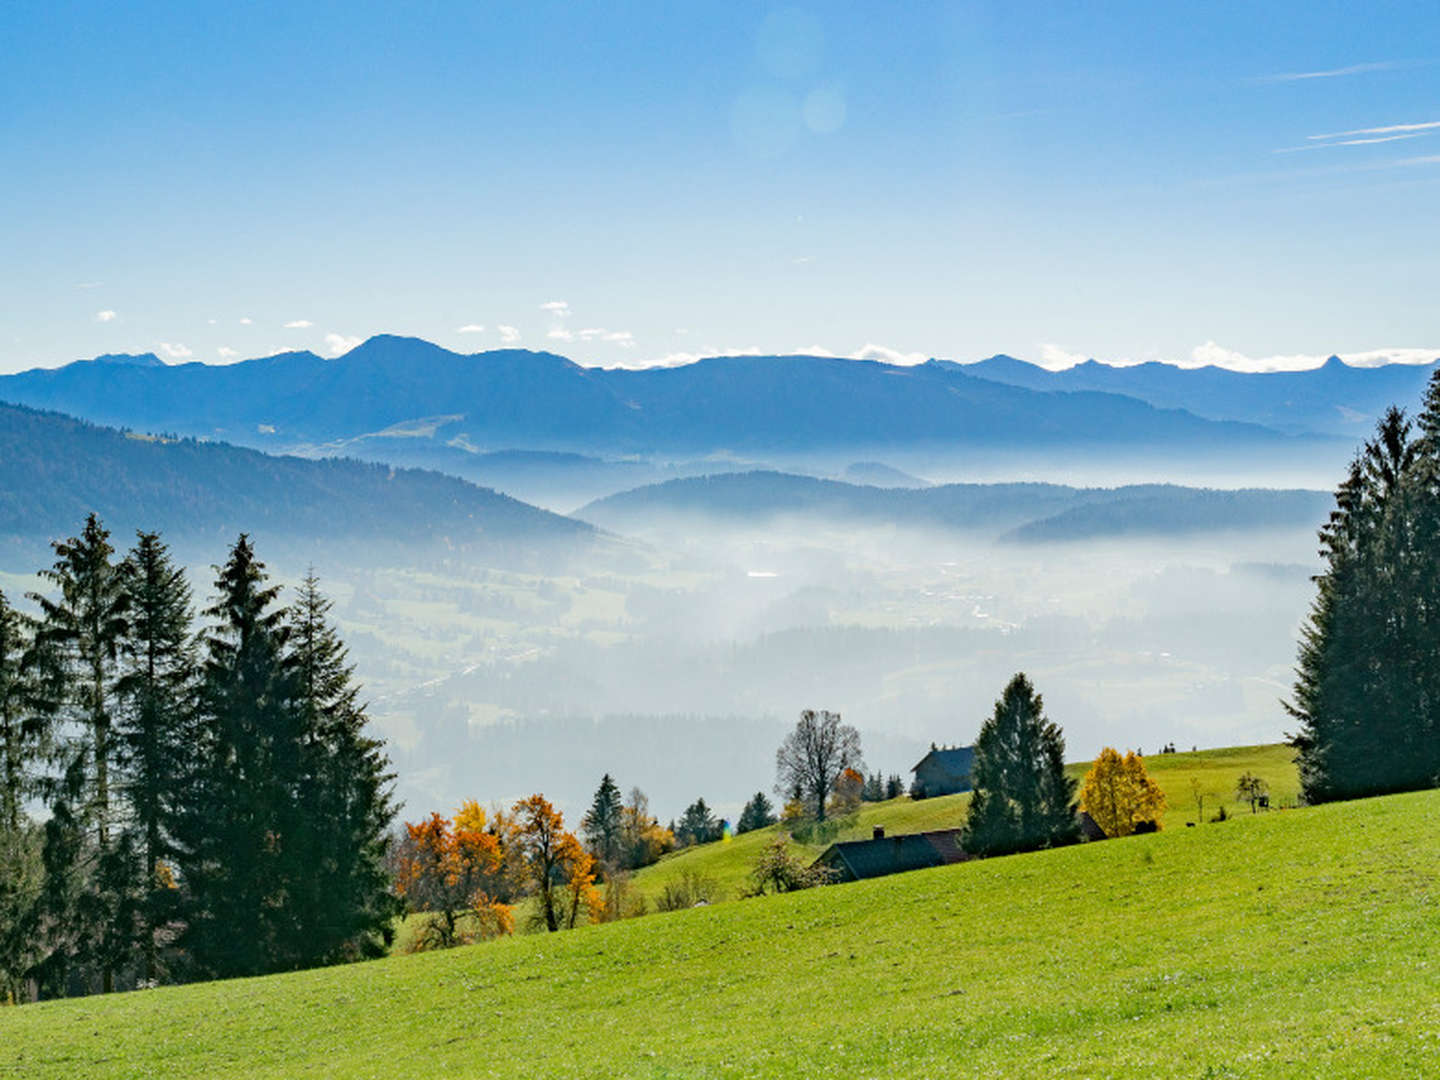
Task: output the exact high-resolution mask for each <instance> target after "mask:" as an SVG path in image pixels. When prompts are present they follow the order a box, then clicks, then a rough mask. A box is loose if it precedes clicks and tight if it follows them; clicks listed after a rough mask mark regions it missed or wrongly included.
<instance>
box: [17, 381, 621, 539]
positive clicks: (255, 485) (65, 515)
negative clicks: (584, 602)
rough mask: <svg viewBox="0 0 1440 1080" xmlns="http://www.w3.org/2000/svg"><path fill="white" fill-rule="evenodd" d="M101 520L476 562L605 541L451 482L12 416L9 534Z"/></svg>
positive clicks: (120, 531)
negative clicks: (439, 553)
mask: <svg viewBox="0 0 1440 1080" xmlns="http://www.w3.org/2000/svg"><path fill="white" fill-rule="evenodd" d="M92 510H93V511H95V512H97V513H98V514H99V515H100V516H101V518H102V519H104V521H105V522H106V523H107V524H108V525H109V526H110V527H111V528H112V530H113V531H115V532H116V534H117V535H121V536H124V535H126V534H127V533H128V531H129V530H131V529H135V528H146V529H158V530H161V531H163V532H165V533H166V534H167V536H171V537H177V538H193V539H197V540H198V539H203V538H215V539H223V540H225V541H227V542H228V541H231V540H233V539H234V537H235V534H237V533H238V532H240V531H242V530H243V531H248V532H256V533H260V534H262V535H264V536H271V537H295V538H304V539H306V540H317V539H355V540H363V541H367V542H369V541H377V542H378V541H386V542H399V543H405V544H414V543H417V542H434V543H437V544H443V545H445V546H446V547H447V548H453V549H460V550H464V549H473V550H476V551H477V552H478V551H497V550H501V549H507V548H511V549H517V550H518V549H524V548H527V547H529V546H532V545H543V544H546V543H558V544H562V545H574V544H576V543H584V542H586V541H588V540H589V539H590V538H591V537H593V535H594V530H593V529H592V528H591V527H590V526H589V525H585V524H582V523H580V522H577V521H574V520H572V519H570V518H566V517H561V516H559V515H557V514H551V513H548V512H547V511H544V510H540V509H538V508H536V507H533V506H530V505H528V504H527V503H523V502H519V501H517V500H515V499H512V498H509V497H508V496H505V495H500V494H497V493H496V492H493V491H490V490H488V489H486V488H480V487H476V486H474V485H472V484H468V483H466V482H465V481H463V480H457V479H455V478H453V477H449V476H444V475H442V474H440V473H434V472H426V471H423V470H419V469H395V468H391V467H389V466H385V465H371V464H364V463H361V462H356V461H349V460H344V459H335V458H332V459H325V460H319V461H310V460H305V459H301V458H293V457H277V456H271V455H267V454H262V453H260V452H258V451H255V450H247V449H243V448H239V447H234V446H229V445H226V444H223V443H207V442H200V441H196V440H194V439H179V440H170V439H157V438H154V437H151V436H139V435H135V434H131V433H127V432H123V431H118V430H115V429H113V428H104V427H97V426H95V425H93V424H89V423H86V422H84V421H81V420H76V419H73V418H71V417H68V416H62V415H59V414H56V413H47V412H37V411H34V410H31V409H27V408H21V407H18V406H13V405H0V537H4V538H6V539H7V540H11V541H21V542H27V541H34V540H37V539H38V540H41V541H43V540H48V539H50V538H53V537H57V536H68V535H71V534H72V533H73V532H74V531H75V529H76V528H77V527H78V526H79V525H80V523H81V522H82V521H83V520H84V517H85V515H86V514H87V513H89V512H90V511H92Z"/></svg>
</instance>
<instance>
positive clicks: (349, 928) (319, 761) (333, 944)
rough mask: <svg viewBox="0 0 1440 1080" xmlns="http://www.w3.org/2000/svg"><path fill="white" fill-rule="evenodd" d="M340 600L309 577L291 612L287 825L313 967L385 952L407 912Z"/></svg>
mask: <svg viewBox="0 0 1440 1080" xmlns="http://www.w3.org/2000/svg"><path fill="white" fill-rule="evenodd" d="M331 606H332V605H331V601H330V600H329V599H328V598H327V597H326V596H325V595H324V594H323V593H322V592H321V591H320V584H319V581H318V579H317V578H316V577H315V575H314V574H313V573H310V574H307V575H306V577H305V580H304V582H303V583H302V584H301V587H300V595H299V597H298V598H297V599H296V602H295V603H294V605H292V607H291V609H290V615H289V626H288V637H289V649H290V651H289V658H288V667H289V670H290V672H291V675H292V678H293V680H294V686H295V690H294V703H293V708H294V710H295V712H296V718H297V721H298V724H297V727H298V732H299V739H300V746H301V751H302V755H303V756H302V767H301V769H300V775H299V777H298V783H299V789H298V790H297V792H296V800H295V806H296V807H297V808H298V811H299V812H298V814H296V815H295V816H294V817H293V819H292V820H291V821H290V823H289V824H288V826H287V832H288V835H290V836H291V837H293V841H292V843H291V844H290V852H291V853H292V855H293V856H294V857H295V858H297V859H298V860H299V861H298V864H297V865H294V866H293V867H292V873H293V875H294V876H295V878H296V880H297V881H298V887H297V889H296V893H295V904H294V905H293V913H292V918H291V919H290V920H289V923H288V925H289V927H290V930H291V933H292V935H293V940H292V942H291V944H290V945H289V947H288V949H287V954H288V955H287V960H288V962H290V963H293V964H296V965H300V966H306V965H311V964H317V963H327V962H333V961H336V960H342V959H353V958H356V957H361V956H377V955H381V954H383V952H384V951H385V946H386V945H388V944H389V940H390V935H391V933H392V931H391V925H392V921H393V918H394V916H395V915H396V914H397V913H398V910H397V907H398V905H397V902H396V901H395V899H394V897H393V896H392V894H391V891H390V889H389V874H388V872H387V871H386V868H385V860H386V855H387V852H388V848H389V842H390V841H389V829H390V824H391V822H392V821H393V820H394V817H395V806H394V804H393V802H392V800H391V795H390V782H391V780H392V776H391V774H390V773H389V772H388V768H389V761H388V760H387V759H386V757H385V753H384V746H383V743H382V742H381V741H380V740H378V739H375V738H373V737H371V736H370V735H369V734H368V733H367V732H366V725H367V722H368V718H367V717H366V715H365V708H364V706H363V705H362V704H361V703H360V700H359V694H360V688H359V686H358V685H357V684H356V683H355V681H354V667H353V666H352V665H351V664H350V662H349V659H348V655H347V653H346V650H345V646H344V645H343V644H342V643H341V641H340V638H339V635H338V634H337V633H336V631H335V628H334V627H333V625H332V624H331V622H330V609H331Z"/></svg>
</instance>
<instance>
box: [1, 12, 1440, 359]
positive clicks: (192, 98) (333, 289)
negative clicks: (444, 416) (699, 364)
mask: <svg viewBox="0 0 1440 1080" xmlns="http://www.w3.org/2000/svg"><path fill="white" fill-rule="evenodd" d="M0 46H3V56H4V59H3V62H0V251H3V253H4V258H3V261H0V371H14V370H20V369H22V368H26V367H31V366H36V365H46V366H49V365H54V364H58V363H63V362H66V361H69V360H72V359H76V358H78V357H83V356H92V355H95V354H97V353H101V352H110V351H156V352H157V353H160V354H161V355H163V356H165V357H167V358H168V359H171V360H183V359H197V360H203V361H206V362H221V361H224V360H230V359H236V358H240V357H249V356H256V355H264V354H267V353H270V352H274V351H278V350H280V349H286V348H310V349H314V350H315V351H317V352H321V353H322V354H334V353H338V352H342V351H343V350H344V349H345V348H346V347H348V345H349V344H350V343H352V342H354V341H356V340H358V339H363V338H364V337H366V336H368V335H369V334H372V333H377V332H396V333H408V334H416V335H419V336H422V337H426V338H429V339H431V340H434V341H437V342H439V343H441V344H443V345H446V346H449V347H452V348H457V349H461V350H463V351H467V352H468V351H478V350H480V349H485V348H496V347H499V346H500V345H502V344H505V343H515V344H519V345H521V346H524V347H527V348H536V349H540V348H548V349H553V350H554V351H556V352H560V353H563V354H565V355H567V356H571V357H572V358H574V359H576V360H578V361H580V362H583V363H598V364H606V365H613V364H627V365H640V364H648V363H655V362H675V361H676V360H678V359H681V358H683V357H685V356H689V355H697V354H706V353H712V352H719V351H747V350H761V351H765V352H793V351H812V350H818V349H824V350H828V351H831V352H834V353H837V354H840V355H857V354H864V355H877V356H894V357H897V358H906V359H914V358H917V357H926V356H932V355H933V356H944V357H950V358H954V359H960V360H971V359H978V358H981V357H983V356H987V355H990V354H992V353H995V352H1008V353H1011V354H1012V355H1017V356H1021V357H1024V358H1026V359H1031V360H1036V361H1044V362H1047V363H1050V364H1052V365H1058V364H1063V363H1065V362H1066V361H1067V359H1069V358H1073V357H1077V356H1095V357H1099V358H1101V359H1106V360H1111V361H1121V360H1145V359H1164V360H1170V361H1175V362H1183V363H1196V362H1200V361H1204V360H1213V361H1217V362H1221V363H1225V364H1227V365H1230V366H1236V367H1265V366H1300V365H1304V364H1307V363H1310V362H1313V361H1314V360H1317V359H1319V358H1323V357H1324V356H1325V355H1327V354H1328V353H1331V352H1339V353H1341V354H1342V355H1344V356H1347V357H1353V358H1355V359H1357V360H1359V361H1361V362H1375V361H1377V360H1379V359H1382V358H1385V357H1390V356H1394V357H1400V358H1408V359H1415V358H1418V357H1421V356H1426V357H1429V356H1435V355H1440V303H1437V302H1436V299H1435V298H1436V296H1437V293H1440V290H1437V284H1440V280H1437V279H1440V274H1437V270H1436V254H1435V251H1436V240H1437V238H1440V12H1437V9H1436V8H1435V5H1434V4H1433V2H1431V3H1428V4H1415V5H1411V6H1405V5H1379V4H1374V3H1371V4H1354V5H1346V4H1316V3H1306V4H1284V3H1272V4H1266V5H1257V4H1253V3H1245V4H1223V3H1219V4H1206V5H1171V4H1154V3H1146V4H1121V3H1114V4H1104V5H1100V4H1096V5H1080V4H1055V5H1026V4H1010V3H995V4H927V3H903V4H881V3H873V4H841V3H827V4H824V5H818V4H817V5H813V6H810V7H798V8H797V7H779V6H774V5H770V4H750V3H743V2H727V3H724V4H699V3H696V4H689V3H685V4H675V3H666V4H644V3H630V4H612V5H582V4H575V5H562V4H546V3H527V4H523V5H499V4H494V5H490V4H423V3H412V4H405V5H399V4H394V5H378V4H375V5H367V4H361V3H353V2H351V3H344V4H333V5H332V4H306V3H286V4H274V5H270V4H244V5H237V4H225V5H218V4H216V5H206V4H194V5H188V6H181V5H169V4H144V3H135V4H123V5H122V4H61V3H45V4H40V3H33V4H32V3H14V2H12V3H9V4H7V5H6V6H5V8H4V11H3V15H0ZM1425 125H1430V126H1425ZM482 327H483V329H477V328H482ZM462 328H463V329H462ZM1404 350H1416V351H1412V352H1405V351H1404Z"/></svg>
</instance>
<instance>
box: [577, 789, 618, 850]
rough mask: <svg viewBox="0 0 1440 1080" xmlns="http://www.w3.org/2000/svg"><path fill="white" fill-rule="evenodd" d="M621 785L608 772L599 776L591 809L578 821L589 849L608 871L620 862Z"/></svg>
mask: <svg viewBox="0 0 1440 1080" xmlns="http://www.w3.org/2000/svg"><path fill="white" fill-rule="evenodd" d="M622 802H623V800H622V799H621V797H620V788H619V787H618V786H616V784H615V780H614V778H613V777H611V775H610V774H609V773H606V774H605V775H604V776H603V777H601V778H600V786H599V787H598V788H597V789H596V790H595V798H594V799H593V800H592V801H591V803H590V809H589V810H588V811H587V812H586V814H585V816H584V818H582V819H581V821H580V830H581V832H583V833H584V834H585V841H586V843H588V844H589V845H590V851H591V853H592V854H593V855H594V856H595V858H596V859H597V860H599V862H600V865H601V866H602V867H603V868H604V869H605V871H606V872H607V873H608V872H609V871H612V870H614V869H615V868H616V867H618V866H619V864H620V858H621V855H620V848H621V843H620V830H621V820H620V807H621V805H622Z"/></svg>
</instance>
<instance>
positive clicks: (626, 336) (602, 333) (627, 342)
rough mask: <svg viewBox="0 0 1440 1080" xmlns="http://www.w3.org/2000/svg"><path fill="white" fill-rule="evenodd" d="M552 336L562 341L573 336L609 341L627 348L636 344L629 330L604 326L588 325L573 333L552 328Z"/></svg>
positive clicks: (586, 339) (583, 339) (585, 339)
mask: <svg viewBox="0 0 1440 1080" xmlns="http://www.w3.org/2000/svg"><path fill="white" fill-rule="evenodd" d="M550 336H551V337H553V338H559V339H560V340H562V341H570V340H571V339H572V338H575V339H578V340H580V341H608V342H609V343H610V344H612V345H619V346H620V347H621V348H625V349H628V348H631V347H632V346H633V345H634V344H635V335H634V334H632V333H631V332H630V331H629V330H607V329H605V327H603V326H587V327H586V328H585V329H584V330H577V331H576V332H575V333H573V334H572V333H571V332H570V331H568V330H552V331H550Z"/></svg>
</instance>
